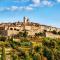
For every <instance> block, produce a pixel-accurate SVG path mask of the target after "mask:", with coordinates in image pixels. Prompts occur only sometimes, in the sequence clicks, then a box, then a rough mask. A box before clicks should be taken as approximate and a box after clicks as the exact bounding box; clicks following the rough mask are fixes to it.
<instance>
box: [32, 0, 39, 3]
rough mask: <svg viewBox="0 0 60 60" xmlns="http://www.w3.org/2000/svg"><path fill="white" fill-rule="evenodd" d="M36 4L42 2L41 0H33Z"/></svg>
mask: <svg viewBox="0 0 60 60" xmlns="http://www.w3.org/2000/svg"><path fill="white" fill-rule="evenodd" d="M32 2H33V3H34V4H40V0H32Z"/></svg>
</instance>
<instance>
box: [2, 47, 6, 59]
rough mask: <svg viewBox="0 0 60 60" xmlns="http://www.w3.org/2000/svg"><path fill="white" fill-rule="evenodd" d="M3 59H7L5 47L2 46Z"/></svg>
mask: <svg viewBox="0 0 60 60" xmlns="http://www.w3.org/2000/svg"><path fill="white" fill-rule="evenodd" d="M1 60H6V54H5V47H4V46H2V57H1Z"/></svg>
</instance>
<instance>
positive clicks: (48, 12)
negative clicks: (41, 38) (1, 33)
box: [0, 0, 60, 28]
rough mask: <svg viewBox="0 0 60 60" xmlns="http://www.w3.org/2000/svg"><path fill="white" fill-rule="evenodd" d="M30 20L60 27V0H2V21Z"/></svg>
mask: <svg viewBox="0 0 60 60" xmlns="http://www.w3.org/2000/svg"><path fill="white" fill-rule="evenodd" d="M24 16H27V17H29V19H30V21H32V22H36V23H40V24H45V25H51V26H56V27H59V28H60V0H0V22H15V21H22V20H23V17H24Z"/></svg>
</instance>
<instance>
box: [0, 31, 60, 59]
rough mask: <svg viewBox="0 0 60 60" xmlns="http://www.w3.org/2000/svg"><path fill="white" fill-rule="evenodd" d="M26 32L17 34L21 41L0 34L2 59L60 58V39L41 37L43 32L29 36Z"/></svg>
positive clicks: (0, 54)
mask: <svg viewBox="0 0 60 60" xmlns="http://www.w3.org/2000/svg"><path fill="white" fill-rule="evenodd" d="M25 33H26V31H25V32H24V33H21V32H20V34H18V35H17V36H18V37H19V41H15V40H14V37H8V38H7V37H4V36H0V60H9V59H10V60H60V39H52V38H46V37H39V35H41V36H42V33H39V34H36V36H34V37H31V36H30V37H29V36H27V33H26V34H25ZM6 49H10V50H9V51H6ZM7 55H10V58H9V57H8V56H7ZM6 56H7V57H6Z"/></svg>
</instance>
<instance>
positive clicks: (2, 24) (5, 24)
mask: <svg viewBox="0 0 60 60" xmlns="http://www.w3.org/2000/svg"><path fill="white" fill-rule="evenodd" d="M23 20H24V21H23V22H19V21H18V22H13V23H10V22H9V23H0V27H4V26H10V27H11V26H12V27H15V26H16V27H17V26H20V27H21V26H23V25H24V23H25V22H27V23H28V24H27V26H36V27H39V26H43V27H46V28H55V29H60V28H57V27H52V26H48V25H43V24H39V23H33V22H29V19H28V18H27V17H24V19H23ZM25 20H26V21H25Z"/></svg>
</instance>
